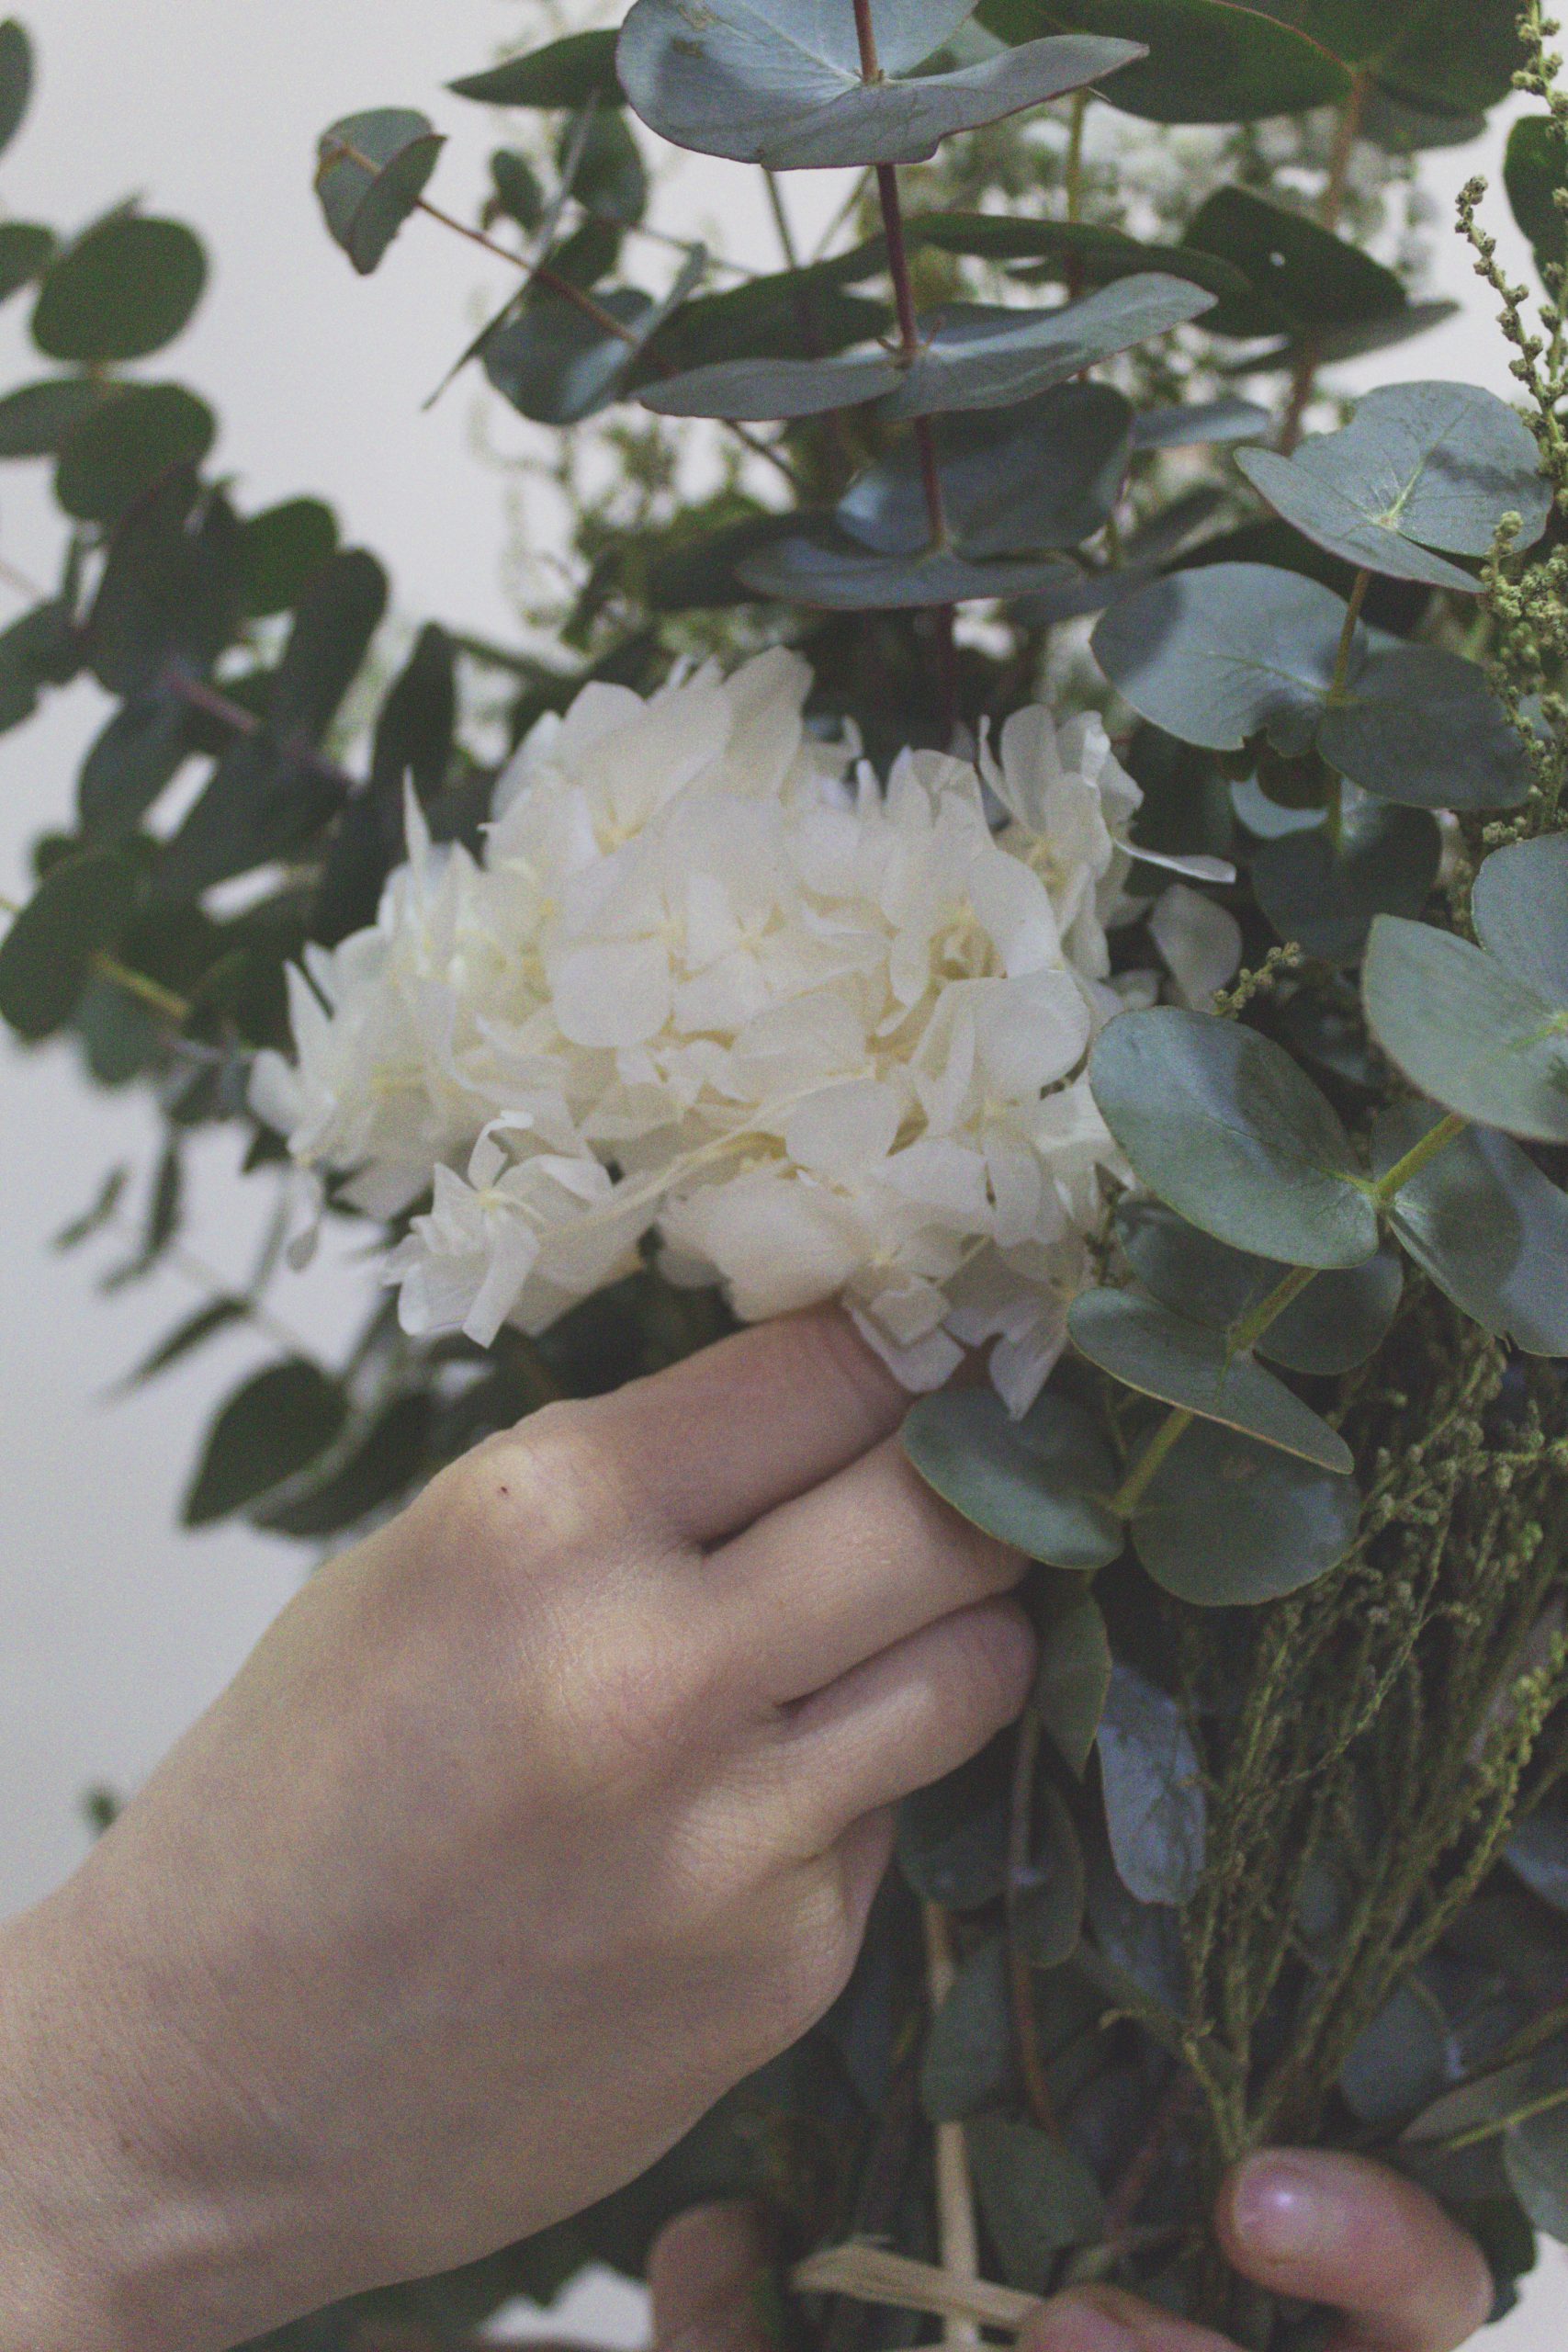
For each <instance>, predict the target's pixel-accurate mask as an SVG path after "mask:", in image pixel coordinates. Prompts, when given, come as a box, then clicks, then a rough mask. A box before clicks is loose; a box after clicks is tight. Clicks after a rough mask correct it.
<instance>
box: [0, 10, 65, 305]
mask: <svg viewBox="0 0 1568 2352" xmlns="http://www.w3.org/2000/svg"><path fill="white" fill-rule="evenodd" d="M4 31H5V28H4V26H0V36H3V35H4ZM59 250H60V241H59V239H58V238H57V237H56V235H55V233H54V232H53V230H52V229H46V228H44V227H42V226H41V225H40V224H39V222H37V221H35V220H4V221H0V302H8V301H9V300H10V299H11V297H12V295H13V294H19V293H20V292H21V290H22V288H23V287H24V286H30V285H31V284H32V282H33V280H34V279H35V278H36V277H40V276H41V275H42V273H43V271H44V270H46V269H47V268H48V266H49V265H50V263H51V261H52V260H53V259H54V256H55V254H57V253H58V252H59Z"/></svg>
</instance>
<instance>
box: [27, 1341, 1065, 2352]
mask: <svg viewBox="0 0 1568 2352" xmlns="http://www.w3.org/2000/svg"><path fill="white" fill-rule="evenodd" d="M907 1401H908V1400H907V1398H906V1397H904V1396H903V1395H902V1393H901V1392H900V1391H899V1390H898V1389H897V1386H896V1385H895V1384H894V1383H893V1381H892V1380H891V1378H890V1377H889V1376H888V1374H886V1372H885V1371H884V1369H883V1367H882V1366H881V1365H880V1363H877V1362H876V1361H875V1360H874V1358H873V1356H872V1355H871V1354H870V1352H869V1351H867V1350H865V1349H864V1348H863V1346H862V1344H861V1342H860V1341H859V1340H857V1339H856V1338H855V1337H854V1335H853V1333H852V1330H851V1329H850V1327H849V1325H848V1324H847V1323H846V1322H844V1321H843V1320H842V1319H841V1318H840V1317H838V1316H836V1315H829V1314H821V1315H811V1316H805V1317H799V1318H796V1319H793V1320H790V1321H786V1322H781V1323H777V1324H773V1325H770V1326H768V1327H766V1328H763V1329H758V1330H755V1331H752V1332H750V1333H747V1334H745V1335H743V1336H742V1337H740V1338H739V1339H737V1340H731V1341H729V1342H728V1343H727V1344H726V1345H724V1346H722V1347H719V1348H716V1349H715V1350H713V1351H709V1352H708V1353H706V1354H705V1355H703V1356H701V1357H698V1358H695V1359H694V1360H693V1361H691V1362H689V1363H685V1364H682V1365H681V1366H679V1367H677V1368H676V1369H674V1370H673V1371H671V1372H668V1373H665V1374H662V1375H660V1377H659V1378H658V1379H656V1380H652V1381H649V1382H645V1383H642V1384H639V1385H637V1386H635V1387H632V1388H629V1389H626V1390H623V1391H622V1392H620V1393H619V1394H618V1395H616V1396H614V1397H606V1398H604V1399H601V1400H598V1401H595V1402H593V1403H590V1404H583V1405H570V1406H563V1407H558V1408H552V1409H551V1410H550V1411H548V1412H547V1413H544V1414H541V1415H539V1416H537V1417H536V1418H535V1419H532V1420H530V1421H528V1422H526V1423H525V1424H524V1425H523V1427H522V1428H521V1429H519V1430H515V1431H513V1432H512V1433H510V1434H508V1435H506V1436H503V1437H500V1438H496V1439H492V1440H491V1441H490V1442H488V1443H487V1444H486V1445H484V1446H482V1447H480V1448H479V1450H478V1451H477V1452H476V1453H474V1454H472V1455H471V1456H469V1457H468V1460H467V1461H465V1462H463V1463H461V1464H458V1465H457V1466H456V1467H455V1468H454V1469H452V1470H450V1471H448V1472H447V1473H446V1474H445V1475H444V1476H442V1477H440V1478H438V1479H437V1480H436V1481H435V1482H434V1485H433V1486H432V1487H430V1488H429V1489H428V1491H427V1492H426V1494H425V1495H424V1496H423V1498H421V1500H420V1501H419V1502H417V1503H416V1504H415V1505H414V1506H413V1507H412V1510H410V1511H409V1512H407V1513H406V1514H405V1515H404V1517H403V1518H401V1519H400V1520H399V1521H396V1522H395V1523H394V1524H392V1525H390V1526H389V1527H388V1528H386V1529H384V1530H382V1531H381V1532H378V1533H377V1534H376V1535H374V1536H372V1537H371V1538H370V1539H369V1540H368V1541H367V1542H366V1543H365V1544H362V1545H361V1546H359V1548H358V1549H357V1550H355V1551H354V1552H352V1553H350V1554H349V1555H346V1556H345V1557H344V1558H343V1559H341V1560H339V1561H337V1562H336V1563H334V1564H333V1566H330V1567H328V1568H326V1569H325V1570H323V1571H322V1572H321V1575H320V1576H319V1577H317V1578H316V1580H315V1581H314V1582H313V1583H312V1584H311V1585H310V1587H309V1588H308V1589H306V1590H305V1591H304V1592H303V1593H301V1594H300V1596H299V1599H298V1600H296V1601H294V1602H293V1603H292V1604H291V1606H290V1607H289V1608H288V1609H287V1610H286V1611H284V1613H283V1615H282V1617H281V1618H280V1619H279V1620H278V1622H277V1623H276V1625H275V1626H274V1628H273V1629H272V1631H271V1632H270V1633H269V1634H268V1635H267V1636H266V1637H265V1640H264V1641H263V1642H262V1643H261V1645H259V1647H258V1649H257V1650H256V1652H255V1654H254V1657H252V1659H251V1660H250V1662H249V1663H248V1664H247V1666H246V1667H245V1668H244V1669H243V1672H242V1673H241V1675H240V1676H239V1678H238V1679H237V1680H236V1681H235V1683H234V1684H233V1685H232V1687H231V1689H230V1690H229V1691H227V1692H226V1693H225V1695H224V1696H223V1697H222V1698H221V1699H220V1701H219V1702H218V1703H217V1705H216V1706H215V1707H214V1708H213V1709H212V1710H211V1712H210V1713H209V1714H208V1715H207V1716H206V1717H205V1718H204V1719H203V1721H202V1722H201V1723H200V1724H197V1727H196V1729H195V1730H194V1731H193V1732H192V1733H191V1734H190V1735H189V1736H187V1737H186V1740H185V1741H184V1742H182V1744H181V1745H180V1747H178V1748H176V1749H175V1752H174V1754H173V1755H172V1756H171V1757H170V1758H169V1759H168V1761H167V1762H166V1763H165V1764H164V1766H163V1767H162V1768H161V1770H159V1771H158V1772H157V1773H156V1774H155V1775H154V1777H153V1779H152V1781H150V1783H149V1784H148V1786H147V1788H146V1790H145V1791H144V1792H142V1794H141V1796H140V1797H139V1798H138V1799H137V1801H136V1802H135V1803H134V1804H132V1805H130V1807H129V1808H128V1810H127V1811H126V1813H125V1814H124V1815H122V1816H121V1818H120V1820H119V1822H118V1824H117V1825H116V1826H115V1827H114V1829H113V1830H111V1831H110V1833H109V1834H108V1836H107V1838H104V1840H103V1841H102V1843H101V1844H100V1845H99V1846H98V1847H97V1849H96V1850H95V1852H94V1854H93V1855H92V1856H91V1858H90V1859H89V1860H88V1861H87V1863H86V1864H85V1866H84V1868H83V1869H82V1870H81V1871H79V1872H78V1874H77V1875H76V1877H75V1878H74V1879H73V1880H72V1881H71V1882H70V1883H68V1884H67V1885H66V1886H65V1887H64V1888H63V1889H62V1891H61V1892H60V1894H58V1895H56V1896H54V1897H53V1898H51V1900H50V1901H49V1902H48V1903H46V1904H45V1905H42V1906H40V1908H39V1910H37V1911H36V1912H33V1913H31V1914H29V1915H28V1916H27V1917H25V1918H23V1919H21V1920H19V1921H17V1922H15V1923H13V1925H12V1926H11V1927H10V1928H8V1929H7V1930H6V1933H5V1936H4V1939H0V2276H3V2277H4V2278H5V2280H6V2293H5V2298H4V2304H5V2307H4V2310H3V2311H0V2352H12V2347H18V2352H19V2347H21V2346H26V2347H27V2352H56V2347H64V2346H70V2347H71V2352H110V2347H111V2346H112V2352H153V2347H155V2352H172V2347H175V2346H178V2347H179V2352H215V2347H219V2346H230V2345H232V2344H234V2343H236V2342H238V2341H240V2340H241V2339H243V2338H245V2337H248V2336H250V2335H255V2334H259V2333H261V2332H262V2331H263V2330H264V2329H265V2328H267V2327H271V2326H275V2325H276V2324H279V2323H280V2322H282V2321H284V2320H285V2319H287V2318H288V2317H291V2316H292V2315H294V2314H296V2313H298V2312H304V2311H307V2310H310V2309H313V2308H315V2307H317V2306H319V2305H321V2304H324V2303H326V2302H329V2301H333V2300H334V2299H336V2298H338V2297H340V2296H343V2295H345V2294H348V2293H351V2292H354V2291H356V2290H361V2289H363V2288H367V2287H369V2286H371V2285H374V2284H379V2283H385V2282H388V2281H390V2280H392V2279H395V2278H403V2277H408V2276H412V2275H418V2274H421V2273H425V2272H431V2271H434V2270H438V2269H441V2268H445V2267H449V2266H451V2265H455V2264H457V2263H459V2262H461V2261H464V2260H466V2259H468V2258H470V2257H474V2256H479V2255H481V2254H483V2253H485V2252H486V2251H488V2250H490V2249H491V2248H493V2247H495V2246H497V2245H501V2244H502V2243H504V2242H506V2241H508V2240H510V2239H512V2238H514V2237H517V2236H520V2235H523V2234H525V2233H528V2232H531V2231H533V2230H536V2229H537V2228H539V2227H541V2226H543V2225H544V2224H546V2223H547V2222H551V2221H553V2220H556V2219H558V2218H559V2217H560V2216H562V2215H565V2214H567V2213H569V2212H571V2211H577V2210H578V2209H580V2208H581V2207H583V2206H585V2205H587V2204H589V2203H591V2202H592V2201H593V2200H594V2199H597V2198H598V2197H600V2196H602V2195H603V2194H604V2193H606V2192H607V2191H608V2190H609V2189H611V2188H614V2187H615V2186H616V2185H618V2184H619V2183H620V2182H622V2181H624V2180H626V2179H627V2178H629V2177H633V2176H634V2175H636V2174H637V2173H638V2172H640V2171H641V2170H642V2169H644V2168H645V2167H646V2166H647V2165H649V2163H651V2162H652V2161H653V2160H654V2159H655V2158H656V2157H657V2156H658V2155H659V2154H660V2153H661V2152H662V2151H663V2150H664V2149H665V2148H666V2147H668V2146H669V2145H670V2143H671V2142H672V2141H673V2140H674V2139H676V2138H677V2137H678V2136H679V2135H680V2134H681V2133H682V2131H684V2130H685V2129H686V2128H687V2127H688V2126H689V2125H690V2124H691V2123H692V2122H694V2120H696V2118H697V2117H698V2116H699V2115H700V2114H701V2113H702V2112H703V2111H704V2110H705V2109H706V2108H707V2107H708V2106H709V2105H710V2104H711V2103H712V2102H713V2101H714V2100H715V2099H716V2098H718V2097H719V2096H720V2094H721V2093H722V2092H724V2091H725V2090H726V2089H727V2088H728V2087H729V2086H731V2085H732V2084H733V2083H735V2082H736V2081H738V2080H739V2078H740V2077H741V2076H742V2075H745V2074H746V2073H748V2072H749V2071H750V2070H751V2069H752V2068H754V2067H755V2066H757V2065H758V2064H761V2063H762V2062H763V2061H765V2060H766V2059H768V2058H770V2057H772V2056H773V2055H774V2054H776V2053H777V2052H779V2051H781V2050H783V2049H784V2048H785V2047H786V2046H787V2045H788V2044H789V2043H790V2042H791V2041H794V2040H795V2038H796V2037H797V2036H798V2035H799V2034H800V2033H801V2032H803V2031H804V2030H806V2029H807V2027H808V2026H809V2025H810V2024H811V2023H812V2022H813V2021H814V2020H815V2019H816V2018H818V2016H819V2015H820V2014H821V2013H822V2012H823V2011H824V2010H825V2009H826V2008H827V2007H828V2006H829V2004H830V2002H831V2001H832V1999H833V1998H834V1996H836V1994H837V1993H838V1991H839V1990H840V1987H841V1985H843V1983H844V1981H845V1980H846V1978H847V1976H848V1974H849V1972H850V1970H851V1968H852V1964H853V1962H854V1958H855V1955H856V1952H857V1950H858V1947H859V1944H860V1941H861V1938H862V1934H863V1928H864V1923H865V1918H866V1914H867V1910H868V1907H869V1905H870V1903H871V1899H872V1895H873V1894H874V1889H875V1886H876V1883H877V1882H878V1880H879V1879H880V1877H881V1875H882V1872H883V1870H884V1868H885V1866H886V1860H887V1858H888V1853H889V1849H890V1843H891V1837H892V1826H891V1823H892V1808H893V1807H894V1806H895V1805H896V1804H897V1801H898V1800H899V1799H900V1798H901V1797H902V1796H904V1795H906V1794H907V1793H908V1792H910V1791H911V1790H913V1789H916V1788H918V1787H919V1786H921V1785H922V1784H924V1783H926V1782H928V1781H933V1780H936V1779H938V1778H939V1777H941V1776H942V1774H944V1773H946V1772H948V1771H950V1770H953V1769H955V1768H956V1767H957V1766H958V1765H959V1764H960V1763H962V1762H964V1760H965V1759H966V1758H968V1757H969V1756H971V1755H972V1754H974V1753H976V1751H977V1750H978V1749H979V1748H980V1747H983V1746H984V1745H985V1743H986V1742H987V1740H988V1739H989V1738H990V1737H991V1736H993V1735H994V1734H995V1733H996V1732H997V1731H998V1729H1000V1728H1001V1726H1002V1725H1003V1724H1005V1723H1007V1722H1008V1721H1009V1720H1010V1718H1011V1717H1012V1716H1013V1715H1014V1714H1015V1713H1017V1712H1018V1710H1019V1709H1020V1708H1021V1705H1022V1702H1023V1700H1024V1697H1025V1695H1026V1692H1027V1690H1028V1688H1029V1684H1030V1681H1031V1678H1032V1670H1033V1654H1034V1653H1033V1641H1032V1635H1031V1633H1030V1630H1029V1627H1028V1623H1027V1621H1026V1620H1025V1618H1024V1616H1023V1614H1022V1612H1021V1611H1020V1610H1019V1609H1018V1607H1017V1605H1016V1603H1015V1602H1013V1601H1011V1600H1008V1599H1007V1598H1005V1596H1006V1595H1007V1593H1008V1591H1009V1590H1010V1588H1011V1586H1012V1585H1013V1584H1014V1583H1015V1582H1016V1581H1017V1579H1018V1577H1019V1576H1020V1575H1021V1569H1022V1563H1021V1561H1020V1560H1019V1559H1018V1558H1017V1557H1016V1555H1012V1554H1010V1553H1009V1552H1007V1551H1004V1550H1003V1549H1002V1548H1001V1547H999V1546H998V1545H997V1544H993V1543H991V1542H990V1541H989V1540H987V1539H986V1538H984V1537H982V1536H980V1535H979V1534H977V1533H976V1532H974V1531H973V1530H972V1529H970V1528H968V1527H967V1526H965V1525H964V1523H962V1522H961V1521H959V1520H958V1519H957V1518H956V1517H955V1516H954V1515H953V1513H951V1512H950V1511H949V1510H947V1509H946V1508H945V1506H943V1505H942V1503H940V1502H939V1501H937V1499H936V1498H934V1497H933V1496H932V1495H931V1493H930V1491H929V1490H928V1489H927V1488H926V1487H924V1486H923V1485H922V1484H921V1483H920V1481H919V1479H918V1478H917V1477H916V1476H914V1474H913V1473H912V1472H911V1471H910V1470H909V1468H908V1465H907V1464H906V1463H905V1461H904V1459H903V1457H902V1454H901V1453H900V1452H899V1450H898V1448H897V1443H896V1442H895V1441H894V1436H893V1433H894V1431H895V1430H897V1425H898V1422H899V1420H900V1419H901V1418H902V1415H903V1412H904V1410H905V1408H906V1405H907Z"/></svg>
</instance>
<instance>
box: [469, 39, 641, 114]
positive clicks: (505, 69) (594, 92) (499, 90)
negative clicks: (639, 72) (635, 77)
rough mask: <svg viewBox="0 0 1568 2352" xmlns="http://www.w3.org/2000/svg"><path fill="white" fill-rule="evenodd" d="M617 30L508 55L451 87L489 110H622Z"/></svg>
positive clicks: (556, 42)
mask: <svg viewBox="0 0 1568 2352" xmlns="http://www.w3.org/2000/svg"><path fill="white" fill-rule="evenodd" d="M616 38H617V37H616V35H615V33H614V32H596V33H568V34H567V36H566V38H565V39H564V40H552V41H549V42H547V44H546V46H545V47H544V48H543V49H532V50H529V51H528V52H527V53H526V55H525V56H523V57H509V58H508V59H507V60H506V62H505V63H504V64H502V65H492V66H491V67H490V68H489V70H488V71H487V72H485V73H483V74H464V76H463V78H462V80H461V81H459V82H449V83H448V84H447V85H446V86H447V88H448V89H449V90H452V91H453V92H455V93H456V95H457V96H458V97H460V98H475V99H477V100H478V101H479V104H480V105H481V106H487V107H571V108H572V109H573V111H576V110H577V109H579V108H580V107H586V106H589V105H594V106H599V107H618V106H619V105H620V104H621V103H622V91H621V85H620V80H619V77H618V76H617V74H616V72H615V41H616Z"/></svg>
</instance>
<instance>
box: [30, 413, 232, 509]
mask: <svg viewBox="0 0 1568 2352" xmlns="http://www.w3.org/2000/svg"><path fill="white" fill-rule="evenodd" d="M217 437H218V420H217V418H216V417H215V416H214V415H213V413H212V411H211V410H210V409H209V407H208V405H207V402H206V401H201V400H197V396H196V394H195V393H194V392H187V391H186V390H185V388H184V387H183V385H180V384H127V385H126V386H125V387H124V388H123V390H119V391H117V392H116V393H115V394H114V395H113V397H112V398H111V399H109V400H107V401H102V402H100V403H99V404H97V405H96V406H95V407H93V408H91V409H89V410H88V411H87V412H86V413H85V415H83V416H81V417H80V418H78V420H77V422H76V423H75V424H73V426H72V427H71V429H70V431H69V432H68V433H66V434H65V435H64V437H63V438H62V442H61V444H60V457H59V462H58V465H57V467H56V469H55V477H54V494H55V496H56V497H57V498H58V499H59V501H60V503H61V505H62V507H63V508H64V509H65V512H66V513H67V514H68V515H75V517H76V518H77V520H78V521H79V522H84V523H109V522H112V521H113V520H114V518H115V517H116V515H121V514H123V513H124V511H125V509H126V508H127V507H128V506H129V505H130V503H132V501H133V500H135V499H137V498H140V497H141V493H142V492H143V491H145V490H150V489H151V488H152V484H153V483H154V482H155V481H157V480H158V478H159V476H160V475H162V474H165V473H167V472H168V471H169V470H170V469H171V468H172V467H175V466H180V465H199V464H200V462H201V460H202V459H203V458H205V457H206V456H207V453H208V451H209V449H210V448H211V447H212V445H213V442H214V441H215V440H216V439H217Z"/></svg>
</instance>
